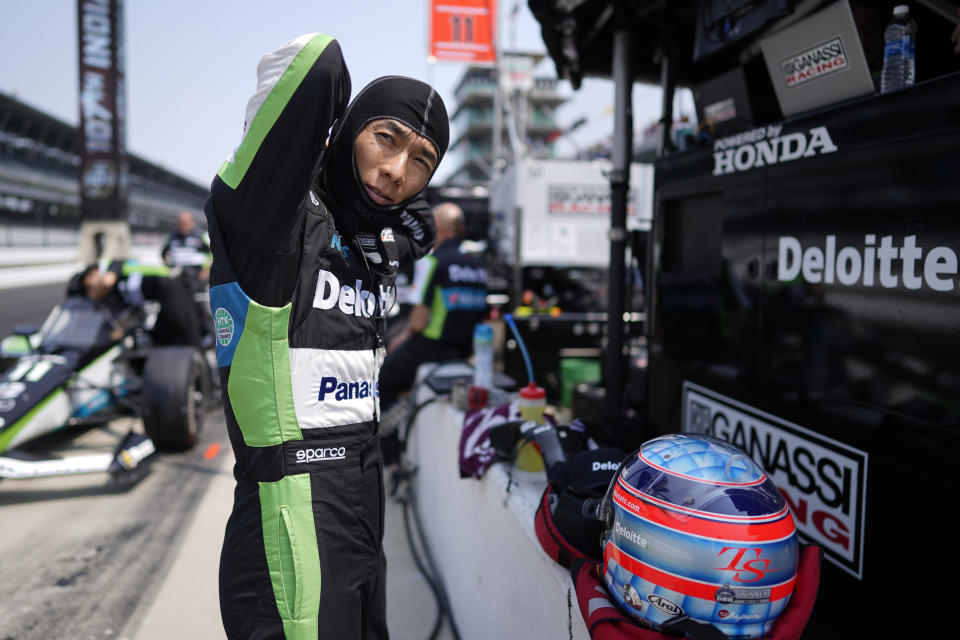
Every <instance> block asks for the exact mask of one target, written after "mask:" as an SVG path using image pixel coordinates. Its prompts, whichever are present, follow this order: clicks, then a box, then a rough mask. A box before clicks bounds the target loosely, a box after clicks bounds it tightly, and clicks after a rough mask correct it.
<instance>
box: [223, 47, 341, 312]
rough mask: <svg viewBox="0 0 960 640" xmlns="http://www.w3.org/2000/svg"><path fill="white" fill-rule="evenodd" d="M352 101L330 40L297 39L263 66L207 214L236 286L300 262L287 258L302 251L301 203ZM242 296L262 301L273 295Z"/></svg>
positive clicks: (252, 292)
mask: <svg viewBox="0 0 960 640" xmlns="http://www.w3.org/2000/svg"><path fill="white" fill-rule="evenodd" d="M349 97H350V74H349V72H348V71H347V67H346V64H345V62H344V60H343V56H342V53H341V50H340V45H339V44H338V43H337V41H336V40H334V39H333V38H331V37H330V36H324V35H319V34H308V35H305V36H300V37H299V38H296V39H295V40H292V41H290V42H288V43H286V44H284V45H282V46H281V47H280V48H278V49H277V50H276V51H273V52H272V53H269V54H267V55H266V56H264V57H263V58H262V59H261V61H260V64H259V65H258V67H257V91H256V93H255V94H254V95H253V97H252V98H251V99H250V101H249V103H248V104H247V109H246V114H245V122H244V131H243V136H242V138H241V141H240V144H239V146H238V147H237V148H236V150H235V151H234V152H233V153H232V154H230V156H229V158H227V160H226V161H225V162H224V163H223V165H222V166H221V168H220V171H219V172H218V173H217V175H216V177H215V178H214V179H213V183H212V184H211V200H210V201H209V202H208V204H207V207H206V214H207V218H208V222H211V223H212V224H215V225H216V226H218V227H219V231H220V233H221V234H222V236H223V238H224V240H225V242H226V245H227V247H226V248H227V251H228V253H229V254H230V260H231V262H232V263H233V266H234V268H235V269H236V270H237V271H238V273H237V275H238V277H239V281H240V284H241V286H244V287H245V288H249V286H248V285H250V284H251V281H252V280H255V279H254V278H245V277H244V271H246V270H248V269H251V270H252V269H264V268H267V266H268V265H270V266H271V268H277V267H278V266H279V267H280V270H281V271H282V270H283V262H284V260H285V259H289V260H290V261H291V262H293V261H297V260H298V259H299V255H292V254H297V251H298V248H299V244H298V239H299V230H300V226H301V224H302V221H303V215H304V209H303V208H302V207H301V206H300V204H301V202H302V201H303V199H304V198H305V197H306V195H307V191H308V188H309V187H310V184H311V183H312V181H313V179H314V177H315V175H316V171H317V170H318V160H319V159H320V155H321V153H322V151H323V148H324V144H325V143H326V140H327V134H328V132H329V130H330V127H331V125H332V124H333V123H334V121H335V120H336V119H337V118H338V117H339V116H340V115H341V114H342V113H343V110H344V108H345V107H346V104H347V101H348V99H349ZM211 216H215V218H216V219H215V220H213V221H210V218H211ZM278 263H279V264H278ZM245 280H246V281H247V282H245ZM256 280H259V278H257V279H256ZM254 288H256V287H254ZM247 293H248V295H251V297H253V298H254V299H255V300H258V301H259V302H265V300H264V297H269V294H270V292H269V291H264V292H259V291H255V290H248V291H247Z"/></svg>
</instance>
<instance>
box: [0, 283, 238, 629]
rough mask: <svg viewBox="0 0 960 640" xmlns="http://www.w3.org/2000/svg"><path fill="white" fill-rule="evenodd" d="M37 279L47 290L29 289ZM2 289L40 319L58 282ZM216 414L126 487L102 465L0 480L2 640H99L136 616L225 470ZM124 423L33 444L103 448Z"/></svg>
mask: <svg viewBox="0 0 960 640" xmlns="http://www.w3.org/2000/svg"><path fill="white" fill-rule="evenodd" d="M44 288H45V289H48V293H49V294H50V295H51V296H52V297H51V298H50V299H49V300H48V299H45V298H44V297H43V295H37V294H38V293H40V292H38V291H37V290H38V289H44ZM4 294H5V298H6V302H7V304H5V305H4V308H5V310H12V309H20V311H21V312H23V313H25V314H29V313H32V312H36V311H37V310H39V309H40V308H41V307H43V308H44V309H45V310H43V311H42V312H41V313H40V318H41V319H42V317H43V316H45V314H46V311H48V310H49V309H50V307H52V305H53V304H55V303H56V302H57V300H58V297H59V296H60V295H62V285H56V286H50V287H32V288H30V289H26V288H24V289H8V290H6V291H4ZM24 294H26V295H24ZM31 305H32V307H33V311H31V309H30V308H28V307H31ZM9 315H10V314H9V311H5V316H9ZM14 319H15V322H14V324H16V323H17V322H31V323H32V322H35V320H32V319H30V320H27V319H24V320H21V319H18V318H14ZM4 335H6V333H5V334H4ZM222 416H223V414H222V411H221V410H220V409H219V407H213V408H212V409H211V410H210V411H208V412H207V415H206V418H205V420H204V427H203V430H202V431H201V439H200V442H199V443H198V445H197V446H195V447H194V448H193V449H192V450H191V451H189V452H186V453H180V454H159V455H157V456H155V457H154V462H153V463H152V465H151V471H150V473H149V474H148V475H147V476H146V477H145V478H143V479H142V480H141V481H140V482H139V483H138V484H136V485H134V486H132V487H129V488H122V487H117V486H115V485H110V484H109V482H108V480H109V479H108V476H107V474H106V473H103V474H90V475H82V476H69V477H59V478H39V479H31V480H19V481H13V480H4V481H0V640H49V639H50V638H76V639H78V640H85V639H88V638H89V639H91V640H92V639H97V640H101V639H105V638H107V639H109V638H123V637H124V636H123V633H124V630H125V629H131V628H136V622H137V621H136V619H135V616H136V615H137V612H138V610H142V606H143V604H144V603H147V602H149V601H150V600H151V599H152V597H153V595H154V593H155V592H156V590H157V589H158V588H159V586H160V584H161V583H162V579H163V577H164V576H165V574H166V572H167V570H168V568H169V566H170V563H171V561H172V559H173V556H174V551H175V550H176V548H177V546H178V544H179V542H180V539H181V536H182V534H183V532H184V530H185V528H186V524H187V523H189V522H190V519H191V518H192V517H193V515H194V510H195V508H196V505H197V504H198V502H199V501H200V498H201V497H202V495H203V493H204V491H205V489H206V488H207V486H208V484H209V483H210V481H211V479H212V478H213V477H214V475H215V474H217V473H224V471H221V470H220V466H221V465H220V461H221V458H222V456H223V455H224V452H225V451H227V450H228V449H229V446H228V444H227V438H226V428H225V426H224V424H223V417H222ZM129 429H134V430H138V431H139V430H141V429H142V427H141V425H140V422H139V420H137V419H133V418H123V419H119V420H115V421H113V422H112V423H110V424H109V425H107V426H105V427H100V428H94V429H89V430H87V431H85V432H82V433H79V434H77V433H76V432H62V433H60V434H55V435H53V436H48V437H47V438H45V439H44V440H43V441H40V442H38V443H36V446H33V447H31V449H32V450H34V451H35V452H38V453H39V452H42V453H49V452H53V453H55V454H57V455H77V454H85V453H100V452H104V451H111V450H112V449H113V447H114V446H115V445H116V442H117V439H118V438H119V437H120V436H122V435H123V434H125V433H126V432H127V431H128V430H129ZM211 535H220V532H211Z"/></svg>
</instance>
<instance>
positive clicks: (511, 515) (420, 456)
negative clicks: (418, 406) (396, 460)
mask: <svg viewBox="0 0 960 640" xmlns="http://www.w3.org/2000/svg"><path fill="white" fill-rule="evenodd" d="M423 393H426V392H423ZM462 425H463V412H461V411H458V410H457V409H455V408H454V407H452V406H451V405H450V404H449V403H448V402H446V401H442V400H441V401H437V402H435V403H433V404H431V405H429V406H425V407H424V408H423V409H422V410H421V411H420V413H419V415H418V416H417V420H416V422H415V423H414V425H413V427H412V428H411V431H410V434H409V441H408V452H409V454H410V457H411V458H412V460H413V462H414V463H415V464H416V465H417V474H416V477H415V480H414V488H415V490H416V494H417V507H418V513H419V514H420V518H421V520H422V522H423V523H424V527H425V528H426V532H425V534H426V537H427V539H428V542H429V544H430V546H431V548H432V551H433V555H434V559H435V561H436V563H437V565H439V571H440V573H441V578H442V580H443V584H444V585H445V587H446V591H447V594H448V597H449V599H450V603H451V607H452V609H453V616H454V619H455V620H456V622H457V628H458V629H459V631H460V635H461V637H462V638H463V640H503V639H504V638H511V639H519V638H530V639H539V638H543V639H551V640H552V639H556V638H564V639H566V638H571V639H578V640H587V639H589V637H590V636H589V634H588V633H587V630H586V627H585V625H584V622H583V617H582V616H581V615H580V609H579V608H578V606H577V597H576V593H575V592H574V588H573V582H572V581H571V579H570V575H569V573H568V572H567V571H566V570H565V569H564V568H563V567H561V566H560V565H558V564H556V563H555V562H553V560H551V559H550V558H549V557H548V556H547V554H546V553H544V551H543V549H542V548H541V546H540V543H539V542H538V541H537V538H536V534H535V533H534V528H533V518H534V513H535V511H536V508H537V504H538V503H539V501H540V497H541V495H542V493H543V490H544V488H545V487H546V476H545V475H544V474H543V472H540V473H527V472H523V471H518V470H515V471H514V472H513V483H512V486H511V489H510V493H509V494H507V493H506V487H507V468H506V466H505V465H504V464H503V463H497V464H494V465H493V466H492V467H491V468H490V469H489V470H487V472H486V474H485V475H484V477H483V478H482V479H480V480H476V479H473V478H464V479H461V478H460V475H459V464H458V447H459V442H460V431H461V427H462Z"/></svg>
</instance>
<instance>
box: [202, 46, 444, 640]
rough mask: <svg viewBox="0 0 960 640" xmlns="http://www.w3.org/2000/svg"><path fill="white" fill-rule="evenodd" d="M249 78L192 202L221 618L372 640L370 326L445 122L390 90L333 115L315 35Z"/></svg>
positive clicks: (246, 628)
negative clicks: (237, 125)
mask: <svg viewBox="0 0 960 640" xmlns="http://www.w3.org/2000/svg"><path fill="white" fill-rule="evenodd" d="M257 74H258V86H257V91H256V93H255V95H254V96H253V98H252V99H251V100H250V102H249V104H248V106H247V110H246V124H245V127H244V135H243V138H242V140H241V143H240V145H239V147H237V149H236V150H235V151H234V153H233V154H232V155H231V156H230V157H229V158H228V159H227V161H226V162H225V163H224V164H223V166H222V167H221V169H220V171H219V173H218V174H217V176H216V177H215V178H214V180H213V183H212V186H211V192H212V193H211V197H210V199H209V200H208V201H207V204H206V206H205V214H206V217H207V223H208V227H209V231H210V240H211V249H212V252H213V264H212V267H211V274H210V306H211V311H212V312H213V315H214V322H215V330H216V338H217V362H218V366H219V368H220V376H221V381H222V388H223V389H224V392H223V396H224V398H223V399H224V411H225V414H226V419H227V428H228V431H229V435H230V440H231V443H232V445H233V450H234V453H235V456H236V465H235V467H234V476H235V478H236V481H237V486H236V490H235V494H234V505H233V511H232V513H231V515H230V518H229V520H228V522H227V527H226V533H225V537H224V542H223V549H222V552H221V559H220V608H221V615H222V618H223V623H224V627H225V630H226V632H227V636H228V637H229V638H288V639H292V638H296V639H301V638H336V639H337V640H349V639H351V638H387V637H388V634H387V625H386V607H385V591H384V586H385V585H384V580H385V565H384V559H383V554H382V549H381V543H382V537H383V508H384V494H383V479H382V476H383V473H382V467H381V463H380V456H379V444H378V440H377V438H378V434H377V431H378V419H379V406H378V388H377V378H378V374H379V369H380V364H381V363H382V361H383V353H384V349H383V341H382V336H383V334H384V315H385V312H386V311H387V310H388V309H389V306H390V305H391V304H392V300H393V297H394V296H395V291H394V280H393V279H394V276H395V274H396V271H397V268H398V266H399V262H400V260H414V259H416V258H419V257H420V256H422V255H424V254H426V253H427V251H429V249H430V246H431V245H432V243H433V237H434V233H435V231H434V226H433V222H432V220H431V216H430V212H429V208H428V206H427V205H426V202H425V201H424V200H423V198H422V192H423V190H424V188H425V187H426V185H427V183H428V181H429V180H430V178H431V177H432V176H433V173H434V171H436V168H437V165H438V164H439V162H440V160H441V158H442V157H443V154H444V152H445V151H446V148H447V143H448V139H449V131H448V126H449V125H448V119H447V113H446V109H445V107H444V105H443V101H442V100H441V99H440V96H439V95H437V93H436V92H435V91H434V90H433V89H432V88H431V87H430V86H429V85H426V84H424V83H422V82H419V81H417V80H413V79H410V78H404V77H399V76H388V77H384V78H379V79H377V80H374V81H373V82H371V83H370V84H369V85H367V87H365V88H364V89H363V90H362V91H361V92H360V93H359V94H358V95H357V96H356V98H355V99H354V100H353V101H352V102H351V103H350V104H349V106H347V100H348V97H349V95H350V76H349V73H348V71H347V68H346V65H345V63H344V60H343V57H342V54H341V50H340V46H339V44H338V43H337V42H336V40H334V39H333V38H330V37H328V36H323V35H316V34H311V35H305V36H301V37H299V38H297V39H295V40H293V41H291V42H289V43H286V44H284V45H282V46H281V47H280V48H279V49H277V50H276V51H274V52H272V53H270V54H268V55H266V56H265V57H264V58H263V59H262V60H261V61H260V64H259V66H258V68H257ZM331 126H332V127H333V129H332V131H331ZM328 131H331V133H330V136H329V140H328V136H327V133H328ZM326 144H328V146H327V147H326V148H325V145H326Z"/></svg>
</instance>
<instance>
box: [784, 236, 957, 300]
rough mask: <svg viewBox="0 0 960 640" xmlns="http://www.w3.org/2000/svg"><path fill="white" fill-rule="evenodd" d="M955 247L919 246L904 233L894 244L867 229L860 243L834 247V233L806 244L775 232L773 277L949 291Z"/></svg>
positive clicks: (954, 273)
mask: <svg viewBox="0 0 960 640" xmlns="http://www.w3.org/2000/svg"><path fill="white" fill-rule="evenodd" d="M957 264H958V261H957V253H956V252H955V251H954V250H953V249H951V248H950V247H942V246H940V247H932V248H930V249H924V248H922V247H919V246H917V236H916V235H909V236H906V237H904V238H903V240H901V241H900V242H899V243H898V244H895V243H894V236H881V237H880V242H879V243H877V235H876V234H873V233H868V234H866V235H864V236H863V244H862V245H861V246H845V247H839V248H838V247H837V237H836V236H833V235H828V236H826V237H825V238H824V242H823V243H822V244H816V245H808V246H806V247H804V246H803V244H802V243H801V242H800V240H799V239H797V238H795V237H793V236H780V238H779V241H778V250H777V280H780V281H781V282H789V281H791V280H794V279H796V278H797V277H802V278H803V280H804V281H806V282H809V283H811V284H819V283H824V284H841V285H846V286H858V285H859V286H864V287H877V286H878V287H882V288H884V289H894V288H897V287H899V286H901V285H902V286H903V287H905V288H907V289H914V290H915V289H921V288H924V287H926V288H928V289H932V290H933V291H953V290H954V289H956V288H957V273H958V269H957Z"/></svg>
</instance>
